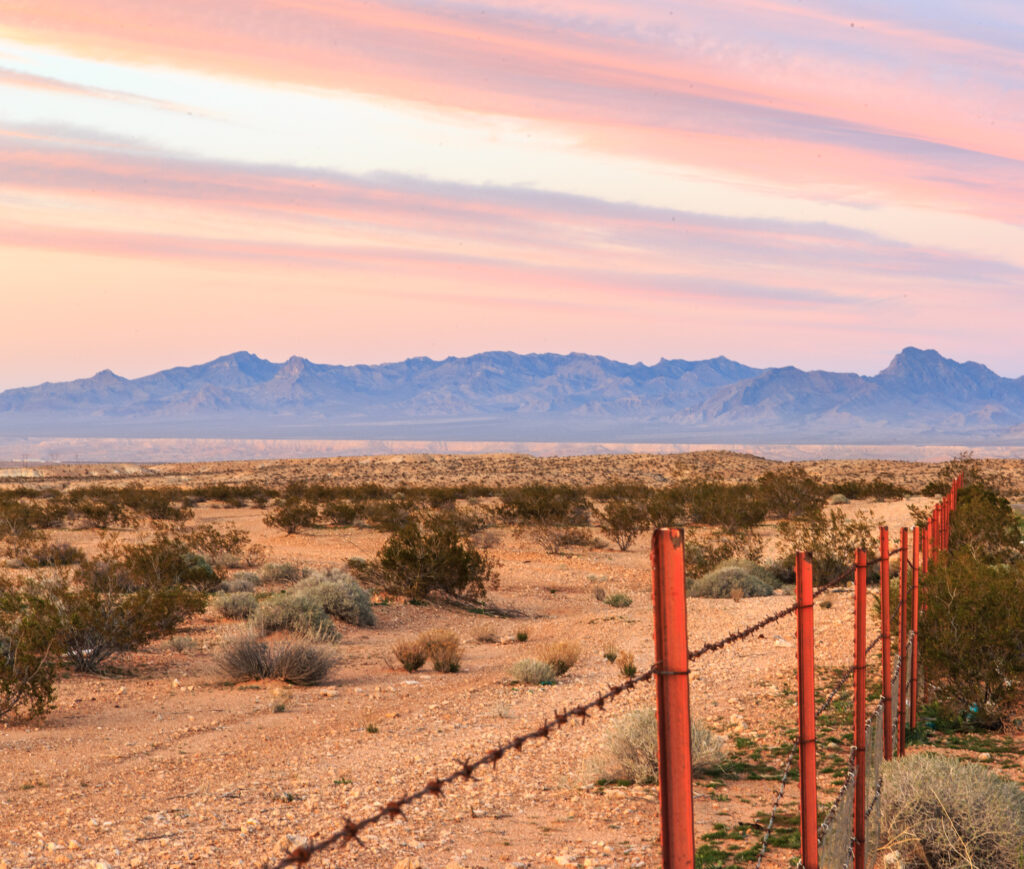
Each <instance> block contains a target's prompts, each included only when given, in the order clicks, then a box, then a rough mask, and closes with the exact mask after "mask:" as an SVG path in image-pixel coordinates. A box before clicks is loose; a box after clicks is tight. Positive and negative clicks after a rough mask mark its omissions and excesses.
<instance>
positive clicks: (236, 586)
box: [220, 570, 261, 592]
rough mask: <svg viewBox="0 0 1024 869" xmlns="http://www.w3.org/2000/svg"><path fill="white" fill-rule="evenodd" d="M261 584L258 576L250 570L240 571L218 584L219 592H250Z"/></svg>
mask: <svg viewBox="0 0 1024 869" xmlns="http://www.w3.org/2000/svg"><path fill="white" fill-rule="evenodd" d="M260 582H261V580H260V575H259V574H258V573H253V572H252V571H251V570H242V571H239V572H238V573H236V574H235V575H234V576H233V577H231V579H227V580H225V581H224V582H222V583H221V584H220V591H228V592H231V591H252V590H253V589H254V588H256V586H257V585H259V584H260Z"/></svg>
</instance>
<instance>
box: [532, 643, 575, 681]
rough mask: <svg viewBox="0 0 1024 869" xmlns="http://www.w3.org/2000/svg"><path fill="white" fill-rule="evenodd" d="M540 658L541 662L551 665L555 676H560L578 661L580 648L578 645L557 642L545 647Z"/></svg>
mask: <svg viewBox="0 0 1024 869" xmlns="http://www.w3.org/2000/svg"><path fill="white" fill-rule="evenodd" d="M540 657H541V660H542V661H545V662H546V663H548V664H550V665H551V667H552V669H554V671H555V675H556V676H562V675H564V674H565V673H568V672H569V670H571V669H572V667H573V665H575V663H576V662H577V661H578V660H579V659H580V646H579V643H572V642H569V641H568V640H559V641H558V642H557V643H549V644H548V645H547V646H545V647H544V649H543V651H542V652H541V656H540Z"/></svg>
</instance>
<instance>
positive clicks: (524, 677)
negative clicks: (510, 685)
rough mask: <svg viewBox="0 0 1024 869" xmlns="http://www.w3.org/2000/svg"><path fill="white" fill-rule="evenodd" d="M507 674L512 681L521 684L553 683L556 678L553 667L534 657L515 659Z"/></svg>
mask: <svg viewBox="0 0 1024 869" xmlns="http://www.w3.org/2000/svg"><path fill="white" fill-rule="evenodd" d="M509 674H510V675H511V676H512V681H513V682H521V683H522V684H523V685H554V684H555V682H556V681H557V679H558V676H557V674H556V673H555V668H554V667H552V666H551V665H550V664H549V663H548V662H547V661H538V660H537V659H536V658H523V659H522V660H521V661H516V662H515V663H514V664H513V665H512V667H511V669H510V670H509Z"/></svg>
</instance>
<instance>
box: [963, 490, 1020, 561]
mask: <svg viewBox="0 0 1024 869" xmlns="http://www.w3.org/2000/svg"><path fill="white" fill-rule="evenodd" d="M949 532H950V534H949V546H950V549H954V550H960V551H965V552H968V553H970V555H971V557H973V558H976V559H978V560H979V561H984V562H986V563H987V564H1000V563H1005V562H1011V561H1019V560H1020V559H1021V558H1022V557H1024V547H1022V541H1021V528H1020V525H1019V524H1018V522H1017V516H1016V515H1015V514H1014V512H1013V508H1012V507H1011V506H1010V502H1009V501H1007V500H1006V498H1003V497H1001V496H999V495H997V494H996V493H995V492H993V491H992V490H991V489H987V488H984V487H982V486H966V487H964V488H963V489H961V490H960V493H959V494H958V496H957V505H956V510H954V511H953V515H952V517H951V518H950V525H949Z"/></svg>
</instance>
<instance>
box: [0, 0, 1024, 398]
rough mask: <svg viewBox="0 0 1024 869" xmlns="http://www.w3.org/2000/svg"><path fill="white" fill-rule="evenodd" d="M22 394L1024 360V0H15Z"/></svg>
mask: <svg viewBox="0 0 1024 869" xmlns="http://www.w3.org/2000/svg"><path fill="white" fill-rule="evenodd" d="M0 301H2V307H0V317H2V321H3V324H4V329H3V338H2V340H0V389H2V388H8V387H12V386H23V385H29V384H34V383H38V382H41V381H43V380H66V379H72V378H76V377H85V376H90V375H91V374H93V373H95V372H96V371H98V370H100V369H103V368H112V369H113V370H114V371H116V372H117V373H119V374H122V375H124V376H139V375H142V374H146V373H149V372H152V371H156V370H159V369H161V368H166V367H170V366H172V365H182V364H193V363H198V362H203V361H207V360H209V359H212V358H214V357H216V356H219V355H222V354H224V353H229V352H232V351H235V350H240V349H246V350H250V351H252V352H255V353H258V354H260V355H261V356H265V357H267V358H270V359H272V360H274V361H281V360H283V359H285V358H287V357H288V356H290V355H292V354H299V355H303V356H306V357H308V358H311V359H313V360H314V361H317V362H325V363H354V362H383V361H393V360H399V359H404V358H406V357H409V356H419V355H425V356H432V357H434V358H439V357H444V356H448V355H466V354H470V353H474V352H479V351H483V350H496V349H503V350H515V351H519V352H541V351H544V352H548V351H552V352H569V351H582V352H591V353H600V354H603V355H606V356H610V357H612V358H615V359H619V360H622V361H629V362H633V361H643V362H655V361H657V360H658V359H659V358H661V357H669V358H685V359H700V358H707V357H709V356H717V355H719V354H722V355H726V356H729V357H731V358H733V359H736V360H738V361H741V362H744V363H747V364H750V365H759V366H766V365H785V364H796V365H799V366H801V367H804V368H827V369H831V370H843V371H858V372H861V373H876V372H877V371H878V370H880V369H881V368H883V367H884V366H885V365H886V364H887V363H888V361H889V359H890V358H891V357H892V355H894V353H896V352H897V351H899V350H900V349H901V348H902V347H904V346H907V345H915V346H919V347H928V348H934V349H937V350H939V351H940V352H941V353H943V354H945V355H948V356H952V357H954V358H956V359H960V360H966V359H974V360H976V361H980V362H984V363H986V364H988V365H989V366H990V367H992V368H993V369H994V370H996V371H997V372H998V373H1000V374H1003V375H1005V376H1014V377H1016V376H1020V375H1024V352H1022V351H1021V345H1022V341H1021V334H1022V329H1024V7H1022V6H1021V4H1020V2H1019V0H961V2H953V0H928V2H917V0H859V2H857V3H849V2H840V0H687V2H685V3H680V2H678V0H549V2H542V0H483V2H469V0H418V2H416V0H388V2H378V0H216V2H211V0H173V2H167V0H159V2H157V0H103V2H102V3H85V2H81V0H0Z"/></svg>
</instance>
